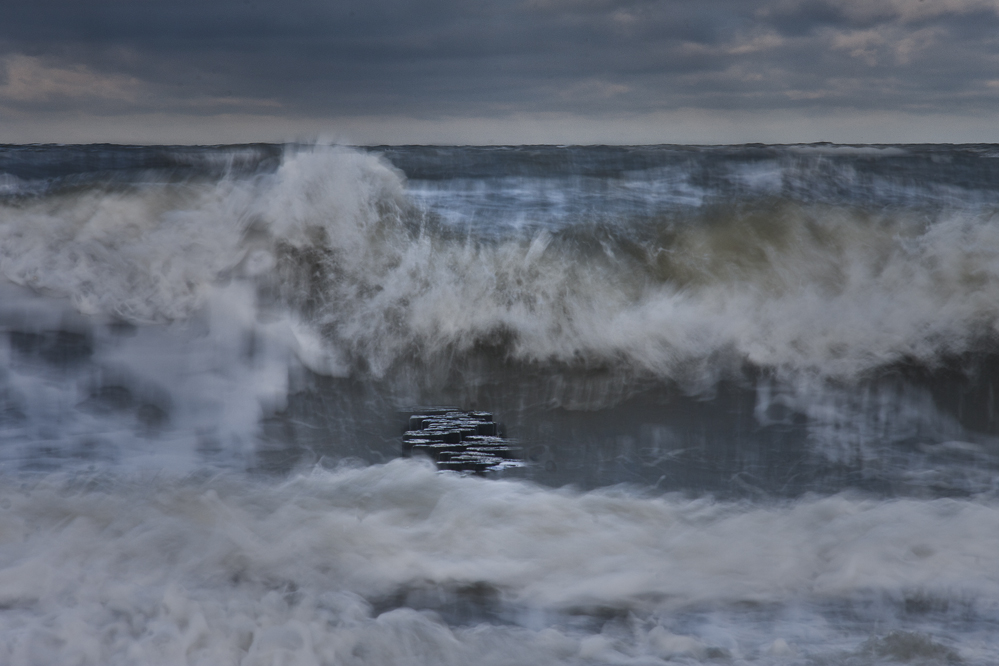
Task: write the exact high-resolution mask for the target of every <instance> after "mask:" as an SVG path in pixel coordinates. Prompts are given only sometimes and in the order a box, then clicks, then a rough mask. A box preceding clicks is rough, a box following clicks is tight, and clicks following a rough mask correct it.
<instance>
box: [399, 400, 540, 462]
mask: <svg viewBox="0 0 999 666" xmlns="http://www.w3.org/2000/svg"><path fill="white" fill-rule="evenodd" d="M407 427H408V430H406V431H405V432H404V433H403V435H402V453H403V455H407V456H410V455H412V456H417V455H420V456H425V457H428V458H430V459H431V460H433V461H434V463H435V464H436V465H437V468H438V469H441V470H452V471H456V472H471V473H474V474H485V473H487V472H489V471H495V470H500V469H503V468H504V467H511V466H517V465H521V464H523V463H521V462H520V461H521V460H522V459H523V452H522V449H521V448H520V447H518V446H514V445H513V443H512V442H511V441H510V440H508V439H505V438H504V437H501V436H500V433H501V432H502V427H501V426H500V424H498V423H497V422H496V421H494V420H493V415H492V414H491V413H489V412H466V411H462V410H460V409H456V408H454V407H421V408H419V409H417V410H414V411H412V412H411V413H410V415H409V418H408V421H407Z"/></svg>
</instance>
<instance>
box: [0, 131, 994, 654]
mask: <svg viewBox="0 0 999 666" xmlns="http://www.w3.org/2000/svg"><path fill="white" fill-rule="evenodd" d="M997 212H999V146H995V145H960V146H939V145H926V146H918V145H898V146H894V145H892V146H840V145H830V144H815V145H798V146H765V145H747V146H730V147H690V146H640V147H599V146H598V147H559V146H548V147H534V146H514V147H371V148H348V147H337V146H319V145H282V146H276V145H245V146H215V147H138V146H108V145H90V146H0V663H3V664H11V665H12V666H13V665H18V664H45V665H50V664H60V665H76V664H79V665H83V664H95V665H96V664H206V665H212V666H216V665H223V664H234V665H235V664H240V665H246V666H250V665H268V666H270V665H272V664H284V665H292V664H294V665H299V664H301V665H318V664H323V665H334V664H335V665H341V664H343V665H351V666H353V665H362V664H369V665H373V666H375V665H377V666H390V665H394V664H399V665H407V666H409V665H414V664H428V665H441V664H455V665H458V664H461V665H464V664H473V663H474V664H497V665H500V664H502V665H521V664H524V665H526V664H545V665H548V664H573V665H576V664H579V665H582V664H615V665H617V664H629V665H636V666H637V665H642V666H646V665H653V664H694V663H711V664H733V665H735V664H766V665H771V664H774V665H776V664H796V665H797V664H808V665H811V664H814V665H823V664H825V665H840V664H846V665H866V664H894V663H903V664H973V665H974V664H981V665H989V664H995V663H999V497H997V490H999V484H997V478H999V476H997V475H999V413H997V399H999V398H997V393H996V384H997V382H999V218H997ZM444 404H446V405H454V406H456V407H459V408H462V409H469V410H473V409H476V410H487V411H490V412H492V413H493V414H494V415H495V417H496V419H497V420H498V421H500V422H502V423H503V424H504V426H505V429H506V434H507V436H509V437H511V438H513V439H516V440H517V442H518V444H519V445H520V446H521V447H522V449H523V451H524V457H525V463H526V464H525V465H524V466H522V467H517V468H512V469H508V470H505V471H503V472H502V473H497V474H491V475H487V476H486V477H485V478H483V477H479V476H474V475H471V476H463V475H459V474H456V473H453V472H438V471H437V470H436V469H435V468H434V467H433V465H432V464H431V463H429V462H428V461H425V460H419V459H410V458H404V457H402V455H401V435H402V432H403V430H404V429H405V428H406V425H405V424H406V418H407V416H408V414H409V413H410V411H411V410H413V409H416V408H418V407H420V406H430V405H444Z"/></svg>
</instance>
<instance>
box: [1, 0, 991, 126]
mask: <svg viewBox="0 0 999 666" xmlns="http://www.w3.org/2000/svg"><path fill="white" fill-rule="evenodd" d="M997 111H999V0H762V1H759V0H748V1H747V0H701V1H700V2H696V3H694V2H687V1H680V0H496V1H494V2H488V3H477V2H464V1H461V2H459V1H458V0H424V1H422V2H415V1H413V0H369V1H367V2H361V1H360V0H338V1H337V2H330V1H328V0H287V1H286V2H283V3H265V2H262V1H261V0H200V1H194V0H171V1H169V2H167V1H166V0H149V1H147V2H142V3H138V2H131V1H128V0H93V1H91V2H86V3H81V2H78V1H76V0H36V1H33V2H27V1H25V0H14V2H13V6H12V7H11V8H10V9H9V10H6V16H5V20H4V21H3V22H2V24H0V119H5V120H6V121H8V122H9V123H10V126H11V127H20V126H26V125H25V123H27V120H25V119H32V121H33V122H43V121H44V119H45V118H50V119H60V122H64V123H65V122H70V121H71V120H72V119H73V118H74V117H83V116H86V117H89V118H99V117H114V116H128V117H132V118H140V117H142V116H143V115H152V114H157V115H158V116H164V115H165V116H167V117H171V118H175V119H179V118H190V119H191V122H192V123H196V122H198V119H218V118H222V117H225V116H239V117H240V118H251V119H252V118H259V119H280V120H281V121H282V122H284V123H285V126H287V127H298V126H301V127H305V126H309V123H314V122H321V121H322V119H347V118H353V119H369V120H371V119H379V118H381V119H383V120H385V119H388V118H406V119H408V121H409V122H412V123H415V124H419V123H424V124H426V123H436V122H444V121H446V120H455V119H465V120H466V121H467V120H469V119H477V120H479V121H482V122H485V121H487V120H489V119H493V120H495V121H496V122H506V123H509V122H510V121H511V119H512V118H534V119H537V118H543V117H557V118H563V119H564V118H576V119H578V120H580V122H581V123H582V122H583V121H585V120H587V119H589V120H590V121H593V122H596V121H597V120H600V119H604V120H608V122H610V121H611V120H613V121H615V122H639V120H638V119H642V118H646V119H650V118H657V117H659V118H662V117H664V116H663V114H666V116H669V115H670V114H673V115H676V114H681V115H682V114H690V113H695V114H696V113H697V112H704V113H706V114H709V115H710V114H716V115H717V114H721V115H726V114H728V116H727V117H733V118H734V117H735V116H737V115H739V114H743V115H745V116H746V117H751V118H756V119H757V121H756V122H759V121H760V120H759V119H765V118H767V116H768V115H769V114H774V115H775V117H777V116H780V117H790V118H798V119H807V118H809V117H813V116H817V115H818V116H824V117H828V116H830V115H831V114H832V115H836V114H839V115H841V116H842V115H844V114H845V115H848V116H850V117H857V118H862V117H864V116H865V115H869V116H870V117H875V116H877V117H883V116H885V114H888V115H891V114H902V115H905V116H914V117H918V116H926V117H929V116H934V117H936V116H947V117H954V118H958V119H959V118H961V117H963V118H965V119H966V120H967V119H971V120H975V119H978V120H983V119H997V118H995V117H996V115H997ZM732 114H735V116H733V115H732ZM789 114H790V115H789ZM629 119H630V120H629ZM53 122H55V121H54V120H53ZM261 122H263V120H261ZM386 122H387V121H386ZM648 122H652V121H648ZM18 123H20V124H18ZM251 124H252V123H251ZM8 134H9V132H8ZM0 139H2V140H11V139H10V137H9V136H4V137H0ZM751 139H752V137H750V136H747V139H746V140H751Z"/></svg>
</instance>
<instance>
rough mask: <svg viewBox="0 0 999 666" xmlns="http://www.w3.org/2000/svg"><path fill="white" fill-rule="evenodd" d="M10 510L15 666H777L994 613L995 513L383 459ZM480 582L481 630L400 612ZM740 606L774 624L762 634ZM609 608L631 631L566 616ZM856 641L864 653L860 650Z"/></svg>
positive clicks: (137, 487)
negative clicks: (597, 481) (936, 617)
mask: <svg viewBox="0 0 999 666" xmlns="http://www.w3.org/2000/svg"><path fill="white" fill-rule="evenodd" d="M0 507H2V508H3V510H2V513H0V525H2V529H0V603H2V604H3V605H4V607H5V610H4V612H3V613H0V636H2V637H3V640H2V641H0V654H3V657H2V660H3V661H4V663H10V664H20V663H38V662H40V661H43V662H46V663H134V662H141V663H150V662H156V663H165V664H172V663H204V664H208V663H230V662H232V663H272V660H275V659H284V660H285V661H283V662H282V663H296V664H297V663H303V664H304V663H340V662H342V661H349V662H350V663H358V664H366V663H371V664H392V663H468V660H469V659H475V660H476V661H477V663H510V660H511V659H512V660H513V661H514V662H516V663H579V661H580V660H582V661H584V662H585V661H586V660H587V659H590V660H596V661H598V662H601V663H611V662H614V661H620V662H621V663H660V662H659V661H658V660H659V659H677V658H691V659H696V660H700V659H705V660H710V659H713V658H717V657H719V656H720V655H723V654H727V655H728V656H730V657H732V658H742V659H746V660H747V661H750V662H753V663H756V662H759V663H770V662H769V661H768V660H770V659H773V658H778V657H779V658H785V657H787V656H788V655H790V654H796V655H810V656H813V657H818V656H822V655H823V654H825V655H827V656H828V654H829V650H830V646H839V645H840V644H841V643H842V642H844V636H843V634H842V633H841V632H843V631H850V629H849V627H848V626H846V625H840V626H838V627H837V626H830V625H829V624H828V623H827V622H826V621H825V620H824V619H823V617H822V612H823V610H822V609H823V608H831V609H840V608H852V607H854V606H853V605H854V604H856V608H857V609H859V608H862V607H864V606H865V605H867V604H869V603H870V601H871V599H879V598H880V599H885V600H888V601H891V600H894V602H897V603H899V604H903V603H904V602H905V600H906V599H925V600H929V601H930V602H932V600H937V602H938V605H940V607H941V608H944V609H946V607H947V604H951V607H952V610H953V612H955V613H965V620H967V614H969V613H970V614H971V615H976V614H984V615H980V617H981V618H983V619H984V618H986V617H988V616H989V614H990V613H993V612H994V610H995V608H996V603H997V602H999V575H997V573H996V572H999V555H997V553H999V536H996V535H999V507H996V506H995V505H994V503H993V502H990V501H977V500H963V501H958V500H939V501H915V500H897V501H892V502H876V501H868V500H864V499H856V498H850V497H847V496H834V497H828V498H823V499H806V500H802V501H799V502H796V503H793V504H787V505H784V506H772V507H765V506H750V505H740V504H725V503H715V502H712V501H710V500H694V501H691V500H685V499H681V498H670V497H666V498H659V499H649V498H641V497H640V496H636V495H632V494H629V493H628V492H624V491H621V490H618V491H609V492H595V493H589V494H578V493H574V492H571V491H553V490H542V489H539V488H535V487H532V486H529V485H524V484H521V483H513V482H490V481H485V480H480V479H474V478H462V477H457V476H452V475H448V474H438V473H435V472H434V471H433V470H432V469H431V468H429V467H425V466H421V465H417V464H414V463H411V462H406V461H396V462H393V463H390V464H388V465H384V466H373V467H368V468H359V469H343V470H340V471H336V472H323V471H316V472H313V473H310V474H307V475H305V476H301V477H298V478H294V479H291V480H290V481H288V482H286V483H283V484H280V485H269V484H266V483H264V482H261V481H251V480H247V479H241V478H237V477H230V478H219V479H216V480H214V481H211V482H196V481H191V480H187V481H185V480H182V479H177V478H172V477H170V476H163V475H161V476H159V477H157V478H142V479H135V480H127V479H118V480H115V479H113V478H106V477H104V478H102V477H97V478H94V479H92V480H90V481H88V480H86V479H75V480H74V479H60V478H58V477H53V478H48V479H43V480H40V481H38V482H34V483H28V484H24V483H21V484H5V485H4V486H3V487H2V488H0ZM469 586H473V587H474V586H478V587H479V588H483V589H486V590H495V592H494V593H492V594H493V596H491V597H488V599H489V601H488V603H489V604H491V606H490V612H491V613H493V614H494V615H493V616H492V617H493V620H492V621H489V622H485V623H483V620H482V619H479V620H475V619H474V617H473V618H472V620H473V621H472V622H471V624H470V625H467V626H464V627H462V626H461V625H460V624H454V623H455V621H456V618H455V617H452V618H451V620H450V621H449V623H447V622H442V621H441V620H440V619H437V616H436V614H435V613H430V614H427V613H426V612H422V611H420V610H419V604H415V605H416V606H417V607H416V608H415V609H414V608H412V607H407V606H406V605H405V604H406V603H409V604H413V600H419V599H420V598H422V599H423V600H424V601H427V600H431V601H432V600H433V599H435V598H436V599H438V600H440V601H439V602H438V605H437V606H434V605H433V604H431V607H432V608H435V609H436V612H445V613H446V612H447V609H448V608H449V605H448V604H451V605H452V606H451V607H454V605H455V604H458V603H460V599H461V596H460V594H461V593H460V592H459V591H458V590H460V589H461V588H463V587H465V588H469V589H471V588H470V587H469ZM407 590H408V591H409V596H408V599H409V600H410V601H409V602H405V601H404V600H405V599H407ZM419 590H425V592H424V593H423V596H422V597H420V596H419V594H417V593H418V592H419ZM435 590H436V592H435ZM400 593H401V596H399V595H400ZM456 595H457V596H456ZM386 599H398V600H399V601H397V602H396V603H403V604H404V605H403V606H401V607H399V608H398V609H395V610H392V605H391V604H389V605H387V606H386V605H385V600H386ZM449 600H450V601H449ZM750 603H751V604H756V605H757V607H758V608H769V609H771V610H769V611H767V613H765V614H764V616H765V617H763V618H761V621H760V623H759V624H757V623H755V621H754V620H753V619H752V616H748V617H747V616H746V611H745V609H746V608H749V607H750V606H747V605H746V604H750ZM372 604H379V605H381V606H382V607H383V609H384V611H382V614H381V615H379V614H378V613H379V612H378V611H375V610H374V606H373V605H372ZM600 608H604V609H607V608H611V609H619V610H620V611H622V612H627V611H629V610H630V611H631V612H632V613H633V616H632V617H633V619H632V620H630V621H612V622H609V623H607V624H603V623H602V622H597V623H596V624H595V625H593V624H590V625H586V624H584V625H573V622H572V620H571V617H572V616H571V615H567V614H566V613H567V612H570V611H572V612H581V610H582V609H594V610H596V609H600ZM574 609H575V610H574ZM739 609H743V610H739ZM961 609H963V610H961ZM709 610H710V612H708V613H707V614H705V613H706V612H707V611H709ZM834 612H839V611H835V610H834ZM496 614H498V615H496ZM730 614H731V617H732V618H736V617H741V619H740V620H736V621H737V622H738V623H739V624H740V628H739V629H738V630H735V629H734V628H733V627H732V626H730V625H729V624H728V622H729V619H728V618H729V617H730ZM585 616H586V613H585V612H583V615H582V616H580V617H585ZM947 617H949V615H948V616H947ZM767 618H770V619H767ZM929 619H932V618H927V620H929ZM601 625H602V626H601ZM574 626H575V628H574ZM975 626H976V625H975V624H974V622H972V623H970V624H968V625H967V628H969V630H971V631H974V630H975ZM587 627H588V628H587ZM890 627H891V624H890V623H889V624H888V625H887V626H886V627H885V629H884V631H888V629H890ZM775 630H778V631H780V632H781V633H780V634H778V635H777V636H774V635H773V633H771V632H773V631H775ZM950 630H952V631H953V630H954V628H953V627H951V629H950ZM852 631H854V633H853V634H851V635H850V636H852V637H847V638H846V640H845V643H847V644H849V645H852V646H853V647H857V646H859V645H860V644H861V643H862V642H863V641H864V640H866V638H867V636H869V635H870V634H869V633H867V632H868V631H869V630H867V629H859V630H857V629H854V630H852ZM945 640H953V637H952V638H950V639H947V638H945ZM837 649H838V648H837ZM984 652H987V653H988V654H989V655H990V656H991V657H992V658H994V657H995V656H996V651H995V646H994V645H993V646H992V648H991V650H985V651H984ZM969 654H970V653H969ZM975 663H984V662H979V661H978V660H977V659H976V660H975Z"/></svg>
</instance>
